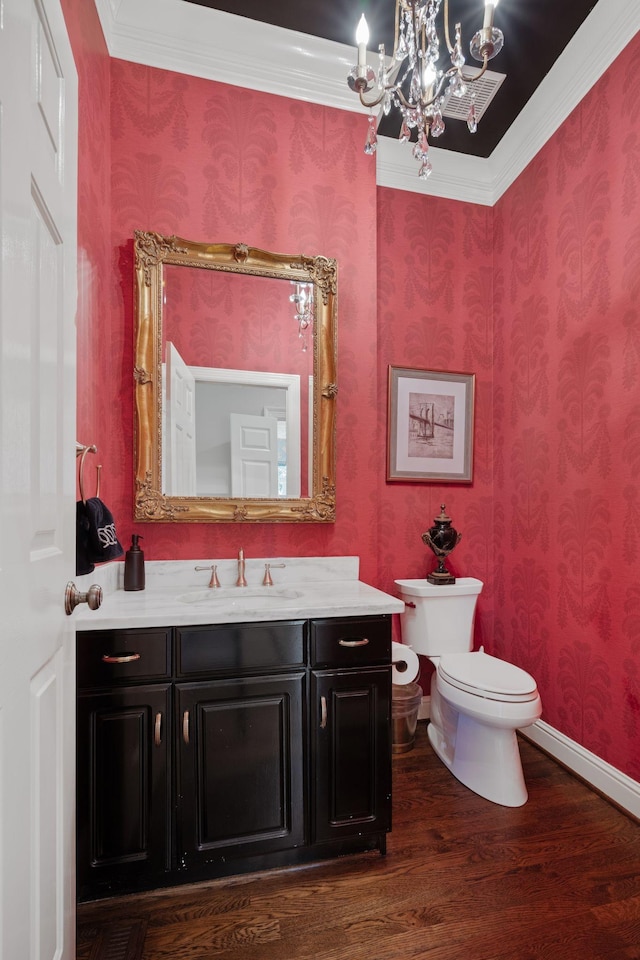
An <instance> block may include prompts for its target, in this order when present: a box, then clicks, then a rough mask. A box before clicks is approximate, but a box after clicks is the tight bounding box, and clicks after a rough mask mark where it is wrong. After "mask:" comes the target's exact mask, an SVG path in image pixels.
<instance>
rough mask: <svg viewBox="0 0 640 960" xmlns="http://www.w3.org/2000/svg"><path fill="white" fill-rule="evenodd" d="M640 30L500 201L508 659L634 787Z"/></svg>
mask: <svg viewBox="0 0 640 960" xmlns="http://www.w3.org/2000/svg"><path fill="white" fill-rule="evenodd" d="M639 58H640V37H636V38H635V40H634V41H632V43H631V44H630V45H629V46H628V47H627V49H626V50H625V51H624V52H623V54H622V55H621V56H620V57H619V58H618V60H617V61H616V62H615V63H614V64H613V66H612V67H611V68H610V69H609V71H608V72H607V73H606V74H605V75H604V76H603V77H602V78H601V80H600V81H599V82H598V84H597V85H596V87H595V88H594V89H593V90H592V91H591V92H590V93H589V94H588V95H587V97H586V98H585V99H584V100H583V101H582V103H581V104H580V105H579V106H578V107H577V108H576V110H575V111H574V112H573V113H572V115H571V116H570V117H569V118H568V120H567V121H566V122H565V123H564V125H563V126H562V128H561V129H560V130H559V131H558V133H557V134H556V135H555V136H554V137H552V139H551V140H550V141H549V142H548V143H547V145H546V146H545V147H544V148H543V149H542V150H541V151H540V153H539V154H538V155H537V157H536V158H535V159H534V161H533V162H532V163H531V164H530V165H529V167H528V168H527V169H526V170H525V171H524V173H523V174H522V175H521V176H520V177H519V178H518V180H517V181H516V182H515V183H514V184H513V186H512V187H511V189H510V190H509V191H508V192H507V194H505V196H504V197H503V198H502V199H501V201H500V202H499V203H498V205H497V207H496V208H495V229H496V232H497V233H499V234H500V235H502V236H503V237H504V243H503V245H502V246H501V247H500V248H498V247H496V250H495V264H494V268H495V272H494V276H495V292H494V309H495V367H494V371H493V380H494V384H493V385H494V413H495V420H494V429H495V433H496V436H497V437H499V438H500V444H499V445H498V444H497V445H496V449H495V459H496V483H495V488H494V498H495V503H496V506H497V505H500V506H501V507H502V509H503V510H504V515H505V526H504V536H503V537H502V539H501V542H500V543H499V544H497V545H496V552H495V568H494V581H495V587H496V591H497V592H499V594H500V596H501V597H502V598H503V599H502V602H501V603H499V604H497V605H496V607H495V610H494V616H495V619H494V639H495V645H496V649H497V651H498V653H500V654H503V655H505V656H508V657H510V658H511V659H513V660H514V661H515V662H517V663H519V664H521V665H522V666H523V667H525V668H526V669H529V670H530V671H531V673H532V674H533V675H534V676H535V677H536V678H537V679H538V682H539V685H540V689H541V694H542V702H543V707H544V714H543V719H544V720H546V721H547V722H548V723H550V724H551V725H552V726H553V727H555V728H556V729H558V730H560V731H561V732H562V733H564V734H566V735H567V736H568V737H570V738H571V739H573V740H576V741H577V742H578V743H580V744H582V745H583V746H585V747H586V748H587V749H589V750H591V751H593V752H594V753H595V754H597V755H598V756H600V757H602V758H603V759H604V760H606V761H608V762H610V763H612V764H613V765H614V766H616V767H618V768H619V769H621V770H622V771H623V772H625V773H627V774H628V775H630V776H632V777H634V778H635V779H640V747H639V746H638V742H639V741H638V733H639V732H640V676H639V670H638V661H639V658H640V591H639V590H638V585H637V584H638V575H639V572H640V556H639V554H638V542H639V539H638V538H639V535H640V522H639V521H640V513H639V511H638V477H639V475H640V444H639V438H640V431H639V423H640V420H639V412H640V368H639V366H638V345H639V342H640V335H639V330H640V326H639V321H640V312H639V311H640V307H639V305H638V295H639V294H640V280H639V279H638V278H639V277H640V227H639V226H638V224H639V223H640V190H639V183H640V181H639V175H638V170H639V169H640V167H639V162H640V116H639V115H638V113H637V111H635V112H634V111H633V109H632V107H631V104H632V103H633V98H634V97H637V96H638V95H640V65H639Z"/></svg>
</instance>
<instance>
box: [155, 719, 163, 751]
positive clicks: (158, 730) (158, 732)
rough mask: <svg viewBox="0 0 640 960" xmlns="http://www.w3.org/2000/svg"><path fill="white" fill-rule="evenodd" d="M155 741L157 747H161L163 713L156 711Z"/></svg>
mask: <svg viewBox="0 0 640 960" xmlns="http://www.w3.org/2000/svg"><path fill="white" fill-rule="evenodd" d="M153 742H154V743H155V745H156V747H159V746H160V745H161V743H162V714H161V713H156V723H155V729H154V732H153Z"/></svg>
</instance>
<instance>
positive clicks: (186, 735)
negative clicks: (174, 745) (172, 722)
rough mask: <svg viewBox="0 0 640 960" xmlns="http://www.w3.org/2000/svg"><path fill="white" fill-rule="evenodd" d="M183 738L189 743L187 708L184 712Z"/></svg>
mask: <svg viewBox="0 0 640 960" xmlns="http://www.w3.org/2000/svg"><path fill="white" fill-rule="evenodd" d="M182 739H183V740H184V742H185V743H186V744H187V746H188V745H189V711H188V710H185V712H184V713H183V714H182Z"/></svg>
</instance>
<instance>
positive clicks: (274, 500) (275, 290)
mask: <svg viewBox="0 0 640 960" xmlns="http://www.w3.org/2000/svg"><path fill="white" fill-rule="evenodd" d="M134 265H135V284H136V300H135V304H136V316H135V323H136V330H135V369H134V377H135V384H136V385H135V401H136V449H135V471H136V492H135V514H134V515H135V519H136V520H162V521H172V520H173V521H184V522H191V521H198V522H202V521H205V522H206V521H211V522H215V521H218V522H222V521H226V522H228V521H232V522H238V521H239V522H268V521H292V522H309V521H316V522H333V521H334V520H335V403H336V394H337V387H336V300H337V264H336V261H335V260H332V259H328V258H326V257H304V256H295V255H294V256H285V255H283V254H276V253H268V252H266V251H264V250H258V249H255V248H251V247H248V246H246V245H245V244H242V243H239V244H236V245H235V246H234V245H232V244H223V243H218V244H205V243H196V242H192V241H188V240H183V239H181V238H179V237H175V236H174V237H165V236H161V235H160V234H157V233H149V232H143V231H136V232H135V234H134Z"/></svg>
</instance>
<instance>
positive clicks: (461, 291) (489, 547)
mask: <svg viewBox="0 0 640 960" xmlns="http://www.w3.org/2000/svg"><path fill="white" fill-rule="evenodd" d="M416 175H417V170H416ZM378 261H379V274H378V326H379V329H378V382H379V384H380V393H379V397H378V410H379V417H380V421H381V422H382V423H385V424H386V421H387V372H388V367H389V365H392V366H401V367H414V368H419V369H427V370H444V371H459V372H464V373H475V375H476V397H475V422H474V426H475V429H474V433H475V444H474V454H475V456H474V469H473V483H472V484H461V483H452V484H450V483H440V484H439V483H420V482H414V481H408V482H402V483H397V482H394V483H385V482H384V477H385V473H384V467H383V470H382V471H381V472H380V473H379V474H378V489H379V498H380V513H379V517H378V524H379V530H378V535H379V557H378V585H379V586H380V587H381V588H382V589H384V590H388V591H389V592H391V593H394V592H395V587H394V583H393V581H394V579H397V578H413V577H424V576H426V574H427V573H428V572H429V571H430V570H433V569H435V566H436V559H435V557H434V555H433V553H432V552H431V550H429V548H428V547H427V546H425V544H424V543H423V542H422V534H423V533H424V532H425V531H426V530H428V529H429V527H431V526H432V525H433V518H434V517H435V516H436V515H437V514H439V513H440V506H441V504H443V503H444V504H446V509H447V513H448V514H449V516H450V517H451V518H452V521H453V526H454V527H455V528H456V529H457V530H458V531H459V532H461V533H462V539H461V541H460V543H459V544H458V546H457V547H456V549H455V550H454V552H453V553H452V554H451V556H450V557H449V561H448V567H449V569H450V570H451V571H452V573H454V574H455V575H456V576H459V577H477V578H478V579H480V580H482V581H483V583H484V588H483V592H482V595H481V598H480V602H479V605H478V614H477V618H476V640H477V643H485V644H486V649H487V652H491V648H492V646H493V643H492V636H491V629H490V626H491V619H492V610H493V604H494V584H493V577H492V568H493V554H494V550H495V548H496V542H495V536H496V525H497V527H498V531H499V529H500V517H501V511H500V510H498V511H497V514H496V515H494V504H493V498H492V489H493V454H492V449H493V440H492V437H493V413H492V370H493V308H492V296H493V294H492V290H493V284H492V269H493V211H492V210H491V209H488V208H486V207H482V206H479V205H472V204H464V203H456V202H452V201H447V200H442V199H432V198H427V197H422V196H420V195H417V194H414V193H409V192H405V191H399V190H391V189H386V188H378ZM383 443H384V444H385V446H386V437H385V438H384V440H383ZM398 633H400V631H399V630H398ZM421 667H422V669H421V683H422V685H423V689H424V690H425V693H428V691H429V683H428V681H429V677H430V674H431V667H430V664H429V663H428V661H426V660H424V662H422V663H421Z"/></svg>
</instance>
